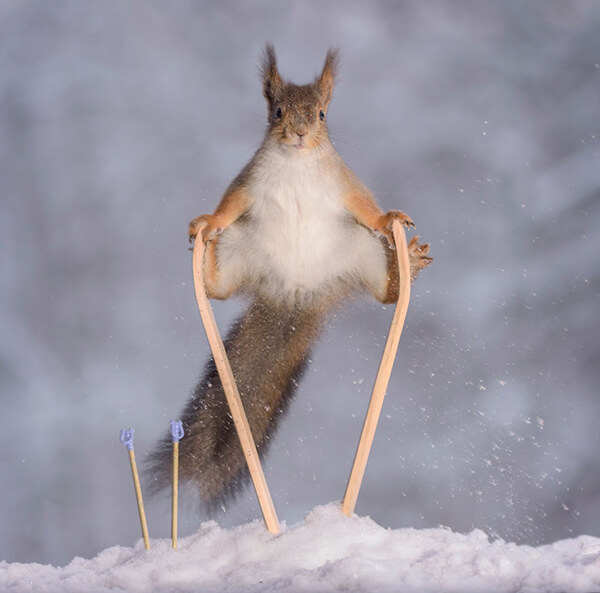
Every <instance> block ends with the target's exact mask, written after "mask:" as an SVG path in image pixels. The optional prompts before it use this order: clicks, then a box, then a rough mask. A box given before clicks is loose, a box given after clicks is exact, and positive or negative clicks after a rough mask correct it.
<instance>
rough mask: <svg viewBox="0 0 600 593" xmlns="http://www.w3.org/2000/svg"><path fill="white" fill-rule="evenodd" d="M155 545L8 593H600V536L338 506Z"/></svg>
mask: <svg viewBox="0 0 600 593" xmlns="http://www.w3.org/2000/svg"><path fill="white" fill-rule="evenodd" d="M178 543H179V545H178V549H177V550H173V549H172V547H171V540H170V539H160V540H152V541H151V549H150V550H149V551H146V550H145V549H144V546H143V543H142V541H141V540H140V541H139V542H138V543H137V544H136V546H135V547H134V548H126V547H121V546H114V547H111V548H108V549H106V550H104V551H103V552H101V553H100V554H99V555H98V556H96V557H95V558H93V559H91V560H85V559H83V558H75V559H74V560H73V561H72V562H71V563H70V564H69V565H68V566H65V567H62V568H57V567H54V566H51V565H41V564H20V563H7V562H3V563H2V564H0V590H1V591H7V592H8V591H14V592H18V593H21V592H22V593H25V592H28V591H35V592H44V593H54V592H57V593H58V592H61V593H63V592H64V593H68V592H71V591H72V592H80V591H86V592H88V593H100V592H105V591H127V592H132V593H135V592H137V591H144V592H148V591H152V592H163V591H164V592H167V591H168V592H177V593H186V592H188V591H189V592H191V591H194V592H196V591H223V592H229V593H237V592H238V591H295V592H296V591H370V592H377V591H415V592H416V591H419V592H421V593H424V592H427V591H436V592H445V591H457V592H458V591H460V592H461V593H465V592H469V591H477V592H480V593H485V592H486V591H490V592H491V591H493V592H494V593H502V592H536V591H539V592H544V593H549V592H552V591H556V592H559V591H561V592H564V593H569V592H577V591H581V592H590V591H594V590H596V591H597V590H600V538H594V537H589V536H581V537H577V538H575V539H569V540H563V541H559V542H556V543H554V544H551V545H545V546H540V547H531V546H519V545H516V544H514V543H507V542H505V541H503V540H496V541H490V540H489V538H488V536H487V535H486V534H485V533H484V532H483V531H481V530H474V531H472V532H471V533H468V534H466V535H463V534H459V533H454V532H452V531H451V530H449V529H446V528H438V529H423V530H417V529H408V528H407V529H393V530H392V529H386V528H384V527H381V526H380V525H378V524H377V523H375V522H374V521H373V520H371V519H370V518H368V517H357V516H354V517H352V518H349V517H346V516H345V515H344V514H343V513H342V511H341V509H340V506H339V505H338V504H337V503H334V504H329V505H326V506H321V507H316V508H315V509H313V510H312V511H311V512H310V513H309V514H308V516H307V517H306V519H305V520H304V521H302V522H300V523H299V524H296V525H293V526H291V527H286V526H285V525H284V526H283V530H282V533H281V534H280V535H278V536H273V535H271V534H270V533H269V532H267V530H266V529H265V527H264V525H263V523H262V522H261V521H259V520H256V521H254V522H252V523H248V524H246V525H242V526H238V527H234V528H231V529H223V528H221V527H219V526H218V525H217V524H216V523H215V522H214V521H210V522H206V523H203V524H202V525H201V527H200V529H199V530H198V532H197V533H195V534H194V535H192V536H189V537H186V538H182V539H180V540H179V542H178Z"/></svg>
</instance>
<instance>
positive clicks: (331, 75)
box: [317, 48, 339, 105]
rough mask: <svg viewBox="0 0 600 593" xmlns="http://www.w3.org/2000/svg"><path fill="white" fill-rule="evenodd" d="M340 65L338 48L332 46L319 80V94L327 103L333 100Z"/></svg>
mask: <svg viewBox="0 0 600 593" xmlns="http://www.w3.org/2000/svg"><path fill="white" fill-rule="evenodd" d="M338 65H339V52H338V50H337V49H334V48H331V49H330V50H329V51H328V52H327V57H326V58H325V65H324V66H323V72H321V76H320V78H319V79H318V80H317V86H318V88H319V94H320V95H321V98H322V99H323V101H324V102H325V105H328V104H329V101H331V97H332V95H333V86H334V85H335V77H336V75H337V71H338Z"/></svg>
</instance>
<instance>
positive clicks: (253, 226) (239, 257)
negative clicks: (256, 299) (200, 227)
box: [220, 153, 385, 294]
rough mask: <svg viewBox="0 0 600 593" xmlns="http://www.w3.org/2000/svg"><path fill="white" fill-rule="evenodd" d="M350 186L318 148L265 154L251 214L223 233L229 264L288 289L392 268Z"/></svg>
mask: <svg viewBox="0 0 600 593" xmlns="http://www.w3.org/2000/svg"><path fill="white" fill-rule="evenodd" d="M343 191H344V188H343V185H342V183H341V181H340V179H339V177H338V173H337V172H336V169H335V167H332V166H331V163H330V161H323V160H321V159H319V158H318V156H317V154H316V153H309V154H306V155H303V154H294V153H292V154H289V155H288V154H285V153H275V154H269V155H265V156H263V158H261V159H260V161H259V162H257V163H256V165H255V168H254V170H253V172H252V177H251V182H250V184H249V185H248V192H249V194H250V196H251V207H250V210H249V212H248V217H247V218H246V219H245V220H244V221H243V223H240V225H239V226H238V225H232V227H230V228H229V229H227V230H226V231H225V232H224V233H223V236H222V238H221V239H220V241H223V250H222V251H221V253H222V254H223V257H222V258H221V262H220V263H221V265H222V267H223V268H227V267H228V266H229V267H230V269H231V270H232V272H233V271H234V270H236V272H235V273H236V274H240V275H243V276H245V283H246V284H248V281H250V282H251V283H253V284H257V283H258V284H260V290H268V291H271V292H273V291H278V292H283V293H286V294H287V293H289V294H297V293H298V292H300V293H302V292H307V293H310V292H313V291H318V290H319V289H321V288H323V287H326V286H327V285H331V284H333V283H335V282H336V281H339V280H346V279H347V278H348V277H350V276H353V277H356V279H358V277H362V278H363V279H364V277H365V276H372V274H373V273H375V272H376V273H377V274H378V275H379V276H380V275H381V273H382V271H383V273H385V256H384V254H383V251H382V249H381V245H380V243H379V241H378V240H377V239H376V238H375V237H374V236H373V235H372V234H371V233H370V231H368V230H367V229H365V228H364V227H362V226H360V225H359V224H358V223H357V222H356V221H355V220H354V219H353V217H352V216H351V214H350V213H349V212H348V211H347V210H346V208H345V207H344V202H343ZM242 244H243V245H242ZM370 270H371V271H370ZM224 271H225V269H224Z"/></svg>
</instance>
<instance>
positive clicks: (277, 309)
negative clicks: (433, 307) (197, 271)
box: [150, 45, 431, 508]
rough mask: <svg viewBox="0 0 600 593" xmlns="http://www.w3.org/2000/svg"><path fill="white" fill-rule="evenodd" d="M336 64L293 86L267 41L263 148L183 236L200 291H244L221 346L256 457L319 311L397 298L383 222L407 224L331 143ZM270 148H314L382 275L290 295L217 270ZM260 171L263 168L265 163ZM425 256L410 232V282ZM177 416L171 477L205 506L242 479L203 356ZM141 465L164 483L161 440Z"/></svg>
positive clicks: (167, 447)
mask: <svg viewBox="0 0 600 593" xmlns="http://www.w3.org/2000/svg"><path fill="white" fill-rule="evenodd" d="M337 65H338V54H337V51H336V50H330V51H329V52H328V53H327V56H326V59H325V63H324V65H323V69H322V71H321V74H320V75H319V76H318V77H317V78H315V80H314V81H313V82H312V83H310V84H306V85H294V84H291V83H288V82H285V81H284V80H283V79H282V78H281V75H280V74H279V71H278V68H277V61H276V57H275V52H274V50H273V47H272V46H271V45H267V47H266V50H265V54H264V58H263V65H262V78H263V93H264V96H265V98H266V100H267V105H268V128H267V132H266V135H265V140H264V142H263V145H262V146H261V148H259V150H258V151H257V152H256V154H255V155H254V156H253V158H252V159H251V160H250V162H249V163H248V164H247V165H246V167H244V169H243V170H242V171H241V173H240V174H239V175H238V176H237V177H236V178H235V179H234V181H233V182H232V183H231V185H230V186H229V187H228V188H227V190H226V191H225V193H224V195H223V197H222V199H221V201H220V203H219V205H218V206H217V208H216V210H215V211H214V213H213V214H204V215H201V216H198V217H196V218H194V219H193V220H192V221H191V222H190V225H189V231H188V232H189V237H190V240H191V239H193V238H196V237H197V235H198V233H199V231H200V229H201V228H202V236H201V237H199V238H198V240H202V241H205V242H207V248H206V252H205V261H204V277H205V284H206V289H207V293H208V295H209V296H210V297H211V298H221V299H224V298H228V297H229V296H231V295H232V294H235V293H245V294H246V295H247V296H249V297H250V298H251V299H252V304H251V305H250V306H249V308H248V310H247V311H246V312H245V313H244V315H243V316H242V317H241V319H240V320H239V321H238V322H237V323H236V324H235V326H234V327H233V329H232V330H231V331H230V333H229V336H228V338H227V340H226V342H225V347H226V350H227V354H228V356H229V359H230V362H231V367H232V370H233V375H234V377H235V379H236V382H237V386H238V389H239V392H240V396H241V398H242V403H243V405H244V409H245V411H246V414H247V416H248V421H249V424H250V427H251V430H252V434H253V436H254V439H255V441H256V444H257V448H258V451H259V454H260V455H261V456H262V455H264V453H265V451H266V449H267V448H268V445H269V442H270V438H271V436H272V435H273V433H274V431H275V429H276V427H277V424H278V421H279V419H280V418H281V417H282V416H283V413H284V412H285V410H286V409H287V407H288V404H289V402H290V399H291V397H292V395H293V393H294V391H295V388H296V385H297V382H298V380H299V378H300V376H301V374H302V372H303V369H304V367H305V365H306V362H307V358H308V355H309V352H310V348H311V344H312V343H313V342H314V340H315V339H316V338H317V337H318V334H319V332H320V329H321V325H322V323H323V320H324V319H325V317H326V315H327V313H328V312H330V311H331V309H332V308H333V307H334V306H335V305H336V304H337V303H338V302H340V301H341V300H343V299H344V298H346V297H347V296H348V294H349V293H351V292H353V291H356V290H364V289H365V288H366V289H368V290H370V291H371V292H372V294H373V295H374V296H375V297H376V298H377V299H379V300H380V301H382V302H385V303H391V302H395V301H396V300H397V298H398V291H399V277H398V267H397V262H396V255H395V253H394V251H393V245H392V243H393V241H392V232H391V226H392V221H393V220H394V219H399V220H400V221H401V222H402V224H404V225H405V226H414V225H413V222H412V220H411V219H410V218H409V217H408V216H407V215H406V214H404V213H403V212H400V211H398V210H391V211H389V212H387V213H383V212H382V211H381V209H380V208H379V206H378V205H377V203H376V201H375V199H374V197H373V195H372V194H371V192H370V191H369V190H368V189H367V188H366V187H365V185H364V184H363V183H362V182H361V181H360V180H359V179H358V177H357V176H356V175H355V174H354V173H353V172H352V171H351V170H350V169H349V168H348V167H347V166H346V165H345V163H344V162H343V160H342V159H341V158H340V157H339V155H338V154H337V153H336V152H335V149H334V148H333V146H332V145H331V142H330V140H329V134H328V130H327V118H326V115H327V109H328V107H329V103H330V101H331V98H332V94H333V88H334V84H335V76H336V72H337ZM274 145H275V146H276V147H277V148H278V149H280V148H283V147H286V148H285V149H286V150H287V149H288V147H289V149H290V150H296V149H298V150H300V151H305V150H314V151H315V154H316V155H318V159H319V167H322V168H324V169H325V170H326V171H328V173H330V174H332V175H330V176H329V177H330V178H331V177H334V178H335V179H337V180H338V187H339V188H340V191H341V193H342V194H343V195H342V198H341V199H342V204H343V206H344V208H343V210H345V214H343V220H344V223H343V224H344V225H345V224H348V225H353V224H358V225H361V226H363V227H365V228H366V229H368V230H370V231H372V232H373V233H375V234H378V235H381V242H382V244H383V248H384V249H385V253H386V258H387V264H388V277H387V282H385V283H383V285H378V286H371V285H370V286H365V283H366V282H367V281H364V282H362V281H361V279H360V278H359V279H358V280H357V279H356V278H354V277H352V278H346V277H339V278H338V277H336V278H331V281H330V282H328V283H327V284H326V285H324V286H321V287H320V289H319V290H317V291H315V293H314V294H313V293H311V294H307V293H306V292H302V290H297V294H294V295H293V297H292V298H291V299H290V298H289V295H286V297H285V298H283V297H281V294H275V293H276V292H277V291H276V290H275V289H273V288H272V286H276V284H277V283H276V282H274V283H273V285H271V284H269V283H268V282H267V280H268V279H269V278H270V276H264V275H263V276H261V277H258V278H257V277H254V276H253V277H251V278H248V275H244V273H240V274H239V278H238V277H236V276H235V274H230V277H229V276H228V277H227V278H224V277H223V276H226V274H222V273H221V270H220V269H219V261H221V262H223V260H219V253H220V252H219V246H220V245H223V242H224V241H225V237H222V236H221V233H223V231H225V230H226V229H227V228H228V227H230V226H231V225H234V224H235V225H236V227H237V230H238V231H240V229H241V232H242V233H243V234H242V236H243V237H244V238H245V237H246V236H247V229H248V224H249V223H251V222H252V220H251V219H252V216H256V214H255V213H254V214H253V213H252V212H253V211H252V210H251V208H252V206H253V200H255V199H256V198H255V196H253V195H252V189H251V188H252V187H253V185H252V182H253V181H256V180H257V179H261V178H260V177H258V176H259V175H260V174H261V173H260V171H261V167H260V165H261V163H270V161H268V160H263V159H265V154H266V153H268V151H269V150H272V148H273V146H274ZM268 166H269V167H270V166H271V165H270V164H269V165H268ZM262 171H263V173H264V167H263V169H262ZM269 172H270V170H269ZM286 174H287V172H286ZM277 207H280V206H277ZM319 208H320V204H319V205H318V206H317V208H316V216H317V217H319V216H320V214H319ZM273 212H275V211H273ZM265 220H269V219H268V218H267V219H265ZM325 220H328V219H325ZM271 228H280V227H271ZM281 228H284V227H281ZM325 230H326V231H327V229H325ZM228 232H231V231H228ZM361 232H362V229H361ZM428 253H429V245H420V244H419V242H418V238H417V237H415V238H413V239H412V240H411V242H410V244H409V257H410V268H411V279H413V280H414V278H415V277H416V275H417V273H418V272H419V270H420V269H422V268H424V267H426V266H427V265H429V263H430V262H431V258H430V257H429V256H428ZM340 257H343V254H340ZM234 260H235V262H236V263H239V261H241V259H240V258H239V257H236V258H234ZM261 261H262V260H261ZM247 267H249V265H247ZM244 271H245V268H244V269H243V270H242V272H244ZM328 280H329V279H328ZM378 282H379V281H378ZM265 286H266V287H267V288H265ZM182 420H183V424H184V430H185V436H184V438H183V439H182V441H181V443H180V478H181V480H182V481H184V482H186V481H187V482H192V483H193V484H194V485H195V487H196V489H197V490H198V492H199V494H200V497H201V499H202V500H203V502H204V503H205V504H206V505H207V506H208V507H209V508H215V507H217V506H219V504H221V503H222V501H223V500H224V499H225V498H227V497H228V496H231V495H232V494H234V493H235V492H236V491H237V489H238V488H239V487H240V485H241V484H243V482H244V481H245V479H246V477H247V469H246V465H245V461H244V457H243V455H242V451H241V448H240V445H239V441H238V438H237V435H236V432H235V427H234V424H233V420H232V418H231V415H230V414H229V410H228V407H227V403H226V399H225V395H224V393H223V389H222V386H221V382H220V379H219V376H218V374H217V372H216V370H215V366H214V363H213V361H212V360H211V361H210V362H209V364H208V365H207V367H206V370H205V374H204V378H203V379H202V380H201V381H200V382H199V383H198V385H197V386H196V388H195V390H194V393H193V396H192V399H191V401H190V402H189V403H188V405H187V406H186V408H185V410H184V413H183V417H182ZM150 466H151V467H150V474H151V477H152V485H153V486H154V488H155V489H159V488H163V487H165V486H168V485H169V483H170V479H171V441H170V438H165V439H164V440H163V441H162V442H161V443H160V445H159V446H158V448H157V450H156V451H155V453H154V454H153V455H152V457H151V462H150Z"/></svg>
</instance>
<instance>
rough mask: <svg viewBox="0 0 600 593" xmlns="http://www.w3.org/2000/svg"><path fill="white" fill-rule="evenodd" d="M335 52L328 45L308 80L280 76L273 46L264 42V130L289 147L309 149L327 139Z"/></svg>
mask: <svg viewBox="0 0 600 593" xmlns="http://www.w3.org/2000/svg"><path fill="white" fill-rule="evenodd" d="M337 65H338V52H337V50H335V49H330V50H329V51H328V52H327V57H326V58H325V65H324V66H323V71H322V72H321V74H320V75H319V76H317V77H316V78H315V80H314V82H312V83H311V84H305V85H301V86H300V85H296V84H292V83H289V82H285V81H284V80H282V78H281V76H280V75H279V71H278V70H277V60H276V58H275V50H274V49H273V46H272V45H271V44H267V47H266V49H265V54H264V58H263V64H262V77H263V93H264V95H265V98H266V99H267V103H268V106H269V129H268V133H269V134H270V136H271V137H273V138H274V139H275V140H276V141H277V142H279V143H280V144H282V145H285V146H288V147H289V148H290V149H291V150H300V151H302V149H311V148H315V147H319V146H321V145H322V144H323V143H324V142H327V141H328V137H329V136H328V133H327V108H328V107H329V102H330V101H331V97H332V95H333V86H334V84H335V75H336V71H337Z"/></svg>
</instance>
